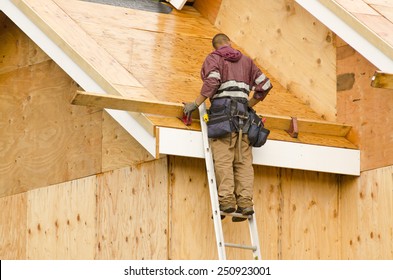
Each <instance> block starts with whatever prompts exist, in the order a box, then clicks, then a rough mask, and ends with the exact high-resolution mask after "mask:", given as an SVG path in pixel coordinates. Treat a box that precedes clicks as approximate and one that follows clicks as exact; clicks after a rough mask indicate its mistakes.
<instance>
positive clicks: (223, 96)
mask: <svg viewBox="0 0 393 280" xmlns="http://www.w3.org/2000/svg"><path fill="white" fill-rule="evenodd" d="M212 44H213V47H214V49H215V50H214V51H213V52H212V53H210V54H209V55H208V56H207V57H206V59H205V61H204V63H203V66H202V70H201V78H202V81H203V86H202V89H201V92H200V95H199V96H198V97H197V98H196V100H195V101H194V102H190V103H186V104H185V105H184V113H185V114H186V115H190V114H191V113H192V112H193V111H194V110H196V109H197V108H198V106H199V105H201V104H202V103H203V102H204V101H205V100H206V99H207V98H210V101H211V107H210V109H209V121H208V123H207V125H208V137H209V140H210V145H211V149H212V153H213V158H214V169H215V175H216V181H217V185H218V200H219V205H220V206H219V207H220V210H221V211H223V212H225V213H233V212H235V211H236V212H237V213H240V214H242V215H244V216H248V215H252V214H253V213H254V208H253V205H254V203H253V184H254V170H253V167H252V153H251V151H252V147H251V146H250V141H249V138H248V135H247V131H248V129H249V127H250V121H249V111H250V109H249V108H251V107H253V106H255V105H256V104H257V103H258V102H260V101H262V100H263V99H264V98H265V97H266V96H267V94H268V92H269V91H270V90H271V88H272V85H271V83H270V80H269V79H268V78H267V77H266V76H265V74H263V73H262V71H261V70H260V69H259V68H258V67H257V66H256V65H255V64H254V62H253V61H252V60H251V59H250V58H249V57H247V56H245V55H243V54H242V53H241V52H240V51H238V50H235V49H233V48H232V47H231V41H230V39H229V38H228V36H226V35H225V34H222V33H220V34H217V35H215V36H214V38H213V40H212ZM251 90H254V94H253V96H252V97H251V98H249V94H250V91H251ZM246 219H247V218H245V217H242V216H236V215H235V216H233V217H232V221H234V222H240V221H244V220H246Z"/></svg>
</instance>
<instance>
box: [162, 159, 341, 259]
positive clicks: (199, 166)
mask: <svg viewBox="0 0 393 280" xmlns="http://www.w3.org/2000/svg"><path fill="white" fill-rule="evenodd" d="M255 174H256V177H255V189H254V194H255V197H254V200H255V208H256V213H257V222H258V230H259V237H260V241H261V248H262V256H263V257H264V258H265V259H339V258H340V239H339V216H338V209H339V205H338V190H339V180H338V179H337V178H338V177H337V176H336V175H332V174H323V173H316V172H305V171H295V170H289V169H279V168H272V167H261V166H257V167H255ZM170 182H171V183H170V196H171V203H170V207H171V216H170V223H171V225H170V227H171V243H170V258H171V259H179V258H186V259H215V258H217V250H216V247H215V243H214V228H213V222H212V220H211V209H210V203H209V191H208V186H207V182H206V174H205V173H204V161H203V160H199V159H192V160H190V159H188V158H182V157H170ZM223 230H224V235H225V238H226V241H227V242H233V243H236V242H239V243H242V244H250V240H249V233H248V226H247V223H232V222H231V221H230V218H225V220H224V221H223ZM251 257H252V256H251V253H250V252H245V251H241V250H240V251H239V250H236V249H229V250H228V258H229V259H250V258H251Z"/></svg>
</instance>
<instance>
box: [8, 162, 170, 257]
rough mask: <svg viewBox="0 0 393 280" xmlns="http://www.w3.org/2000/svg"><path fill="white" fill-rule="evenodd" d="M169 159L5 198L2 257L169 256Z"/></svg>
mask: <svg viewBox="0 0 393 280" xmlns="http://www.w3.org/2000/svg"><path fill="white" fill-rule="evenodd" d="M166 169H167V161H166V159H160V160H157V161H152V162H148V163H145V164H141V165H138V166H132V167H127V168H122V169H117V170H114V171H110V172H106V173H103V174H100V175H95V176H90V177H86V178H82V179H77V180H73V181H69V182H64V183H61V184H57V185H51V186H47V187H44V188H40V189H36V190H31V191H28V192H26V193H23V194H19V195H13V196H7V197H2V198H0V206H1V209H2V211H1V212H0V225H1V226H0V234H1V239H0V258H1V259H47V260H51V259H90V260H91V259H166V258H167V255H168V252H167V239H168V228H167V223H168V221H167V211H168V207H167V202H168V200H167V195H168V192H167V183H168V181H167V173H166Z"/></svg>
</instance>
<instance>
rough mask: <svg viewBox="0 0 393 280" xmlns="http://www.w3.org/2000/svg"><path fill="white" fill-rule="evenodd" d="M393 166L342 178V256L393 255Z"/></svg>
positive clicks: (380, 257) (383, 257) (371, 257)
mask: <svg viewBox="0 0 393 280" xmlns="http://www.w3.org/2000/svg"><path fill="white" fill-rule="evenodd" d="M392 173H393V170H392V167H391V166H389V167H385V168H379V169H374V170H370V171H366V172H363V173H362V174H361V177H360V178H359V179H354V178H351V177H343V179H344V180H343V182H342V187H341V188H340V213H341V214H340V218H341V236H342V242H341V243H342V245H341V255H342V256H341V258H342V259H350V260H364V259H367V260H387V259H392V258H393V235H392V232H393V222H392V219H390V217H392V215H393V191H392V186H393V180H392Z"/></svg>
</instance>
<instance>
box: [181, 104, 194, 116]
mask: <svg viewBox="0 0 393 280" xmlns="http://www.w3.org/2000/svg"><path fill="white" fill-rule="evenodd" d="M197 108H198V106H197V104H196V103H195V102H189V103H185V104H184V109H183V112H184V114H185V115H187V116H191V114H192V112H194V111H195V110H196V109H197Z"/></svg>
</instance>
